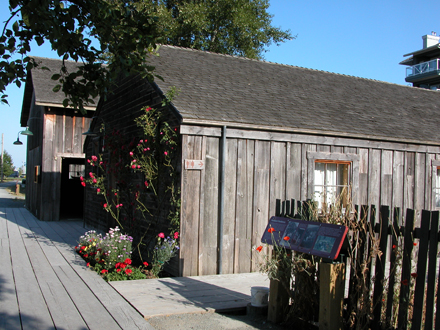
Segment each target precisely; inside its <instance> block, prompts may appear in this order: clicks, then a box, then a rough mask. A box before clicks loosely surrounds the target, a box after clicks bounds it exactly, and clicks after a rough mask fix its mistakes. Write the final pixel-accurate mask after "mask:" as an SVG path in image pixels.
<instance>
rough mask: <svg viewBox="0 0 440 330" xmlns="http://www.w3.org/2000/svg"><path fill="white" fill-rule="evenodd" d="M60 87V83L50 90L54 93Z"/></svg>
mask: <svg viewBox="0 0 440 330" xmlns="http://www.w3.org/2000/svg"><path fill="white" fill-rule="evenodd" d="M60 89H61V85H56V86H55V87H54V88H53V89H52V91H54V92H55V93H57V92H58V91H59V90H60Z"/></svg>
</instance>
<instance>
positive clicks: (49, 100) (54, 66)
mask: <svg viewBox="0 0 440 330" xmlns="http://www.w3.org/2000/svg"><path fill="white" fill-rule="evenodd" d="M33 58H34V59H35V61H36V62H37V64H38V66H37V67H34V68H32V69H31V70H28V74H27V77H26V86H25V91H24V96H23V106H22V110H21V125H22V126H26V122H27V118H28V116H29V111H30V107H31V104H32V95H33V93H35V104H37V105H43V106H57V107H63V100H64V99H65V98H66V97H65V95H64V93H63V92H62V91H59V92H54V91H53V88H54V87H55V85H56V84H57V81H55V80H52V79H51V77H52V75H54V74H55V73H60V69H61V65H62V61H61V60H60V59H51V58H44V57H35V56H33ZM65 63H66V67H67V71H68V72H76V71H77V67H78V66H80V65H82V63H77V62H74V61H65ZM44 67H46V68H48V69H49V70H45V69H43V68H44ZM97 103H98V98H96V99H95V104H97ZM85 108H86V109H87V110H94V109H95V108H96V106H95V105H92V106H87V107H85ZM72 111H73V110H72Z"/></svg>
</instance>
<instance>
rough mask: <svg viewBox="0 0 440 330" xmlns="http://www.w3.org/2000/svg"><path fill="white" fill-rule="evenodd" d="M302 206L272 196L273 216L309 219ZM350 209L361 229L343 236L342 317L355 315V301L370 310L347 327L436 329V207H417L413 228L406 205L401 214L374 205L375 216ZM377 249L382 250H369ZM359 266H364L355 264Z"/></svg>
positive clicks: (439, 325) (439, 310) (439, 304)
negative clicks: (346, 249) (345, 252)
mask: <svg viewBox="0 0 440 330" xmlns="http://www.w3.org/2000/svg"><path fill="white" fill-rule="evenodd" d="M308 205H309V203H307V202H298V201H295V200H291V201H285V202H282V203H281V201H280V200H277V205H276V215H277V216H284V217H290V218H298V217H301V218H302V219H304V220H311V219H309V218H308V214H309V212H308ZM355 210H356V212H354V215H353V217H354V218H353V219H354V221H355V222H357V223H359V222H361V221H363V222H364V224H365V225H366V227H367V231H357V232H355V231H353V230H350V232H349V234H348V237H347V238H348V240H350V244H349V246H351V247H355V248H352V249H351V251H349V252H348V255H349V258H348V260H347V272H346V273H347V274H349V275H348V276H349V279H348V281H347V283H348V285H349V287H348V290H347V288H346V292H348V298H347V299H346V301H345V303H346V308H347V309H346V315H347V318H348V316H349V315H350V314H351V313H354V314H356V311H357V310H358V309H359V303H360V302H361V301H362V302H363V303H365V302H367V303H368V306H370V307H371V309H370V310H369V314H368V315H364V316H363V317H356V318H355V323H354V324H352V325H351V327H353V328H357V329H362V328H364V327H366V328H371V329H381V328H382V329H407V328H408V327H409V325H411V326H410V328H411V330H417V329H434V328H435V329H440V299H436V297H437V296H438V294H439V286H438V282H437V281H438V276H437V275H438V273H439V272H440V269H438V268H437V267H439V265H438V264H437V259H438V256H437V254H438V252H439V251H438V242H439V237H440V232H439V211H427V210H423V211H422V213H421V218H420V219H419V220H420V221H417V223H420V227H417V228H414V227H415V226H414V225H415V223H416V218H415V217H416V216H415V211H414V210H412V209H407V210H406V213H405V216H404V217H403V215H402V214H401V210H400V209H399V208H394V209H393V210H392V211H393V212H390V208H389V207H388V206H381V207H380V209H379V216H378V217H376V207H375V206H374V205H371V206H361V207H358V206H356V207H355ZM376 219H379V220H378V221H376ZM368 233H371V234H368ZM383 233H385V235H383ZM377 248H379V250H380V251H381V253H382V254H381V253H379V254H375V253H374V252H373V251H372V250H373V249H376V251H377ZM372 255H373V256H374V257H373V258H369V256H372ZM362 264H364V265H365V264H367V267H364V268H361V267H358V266H359V265H362ZM360 271H363V272H365V271H366V272H367V274H360V273H359V272H360ZM364 275H366V276H364ZM363 279H364V282H363V283H362V285H363V286H364V288H365V289H366V290H364V291H363V292H367V293H368V294H367V295H368V297H365V295H364V297H361V295H362V292H360V291H359V283H358V282H359V281H360V280H363Z"/></svg>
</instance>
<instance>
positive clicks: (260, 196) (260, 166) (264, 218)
mask: <svg viewBox="0 0 440 330" xmlns="http://www.w3.org/2000/svg"><path fill="white" fill-rule="evenodd" d="M254 178H255V179H254V187H253V188H254V191H253V196H254V200H253V224H252V245H253V246H258V245H260V243H261V237H262V236H263V232H264V230H265V229H266V226H267V222H268V221H269V186H270V181H269V180H270V142H266V141H256V142H255V173H254ZM263 251H265V249H263ZM265 252H266V253H267V251H265ZM254 267H255V266H254V265H253V269H252V270H256V269H255V268H256V267H255V268H254Z"/></svg>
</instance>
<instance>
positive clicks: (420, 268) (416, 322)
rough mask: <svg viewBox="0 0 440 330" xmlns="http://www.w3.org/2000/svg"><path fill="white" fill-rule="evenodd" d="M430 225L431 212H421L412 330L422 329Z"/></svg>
mask: <svg viewBox="0 0 440 330" xmlns="http://www.w3.org/2000/svg"><path fill="white" fill-rule="evenodd" d="M430 225H431V212H430V211H426V210H423V211H422V220H421V227H420V238H419V246H418V247H419V249H418V254H417V271H416V274H417V278H416V279H415V282H416V284H415V289H414V310H413V318H412V326H411V329H414V330H417V329H421V327H422V315H423V306H424V296H425V283H426V265H427V257H428V246H429V228H430Z"/></svg>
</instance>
